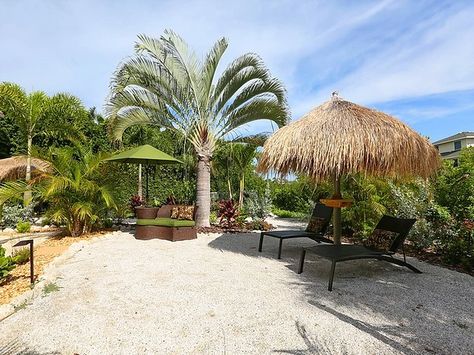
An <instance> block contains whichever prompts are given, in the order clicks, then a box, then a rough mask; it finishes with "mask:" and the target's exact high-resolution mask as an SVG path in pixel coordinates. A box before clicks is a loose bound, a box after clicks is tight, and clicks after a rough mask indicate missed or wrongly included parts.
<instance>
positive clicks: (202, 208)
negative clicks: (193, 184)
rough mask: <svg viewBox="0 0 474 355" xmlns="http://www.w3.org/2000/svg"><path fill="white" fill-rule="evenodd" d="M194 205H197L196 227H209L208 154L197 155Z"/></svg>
mask: <svg viewBox="0 0 474 355" xmlns="http://www.w3.org/2000/svg"><path fill="white" fill-rule="evenodd" d="M196 206H198V210H197V213H196V225H197V226H198V227H209V226H210V224H209V216H210V212H211V164H210V157H209V156H199V157H198V167H197V196H196Z"/></svg>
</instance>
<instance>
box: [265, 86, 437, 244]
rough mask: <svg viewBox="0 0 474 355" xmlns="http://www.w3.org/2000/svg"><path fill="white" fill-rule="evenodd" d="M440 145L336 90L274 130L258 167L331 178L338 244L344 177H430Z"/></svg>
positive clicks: (332, 203)
mask: <svg viewBox="0 0 474 355" xmlns="http://www.w3.org/2000/svg"><path fill="white" fill-rule="evenodd" d="M439 163H440V158H439V154H438V151H437V150H436V148H435V147H434V146H433V145H432V144H431V143H430V142H429V141H428V140H427V139H426V138H423V137H422V136H420V135H419V134H418V133H416V132H415V131H414V130H412V129H411V128H410V127H408V126H407V125H406V124H404V123H403V122H401V121H399V120H398V119H396V118H394V117H392V116H390V115H387V114H385V113H383V112H380V111H376V110H373V109H369V108H366V107H362V106H359V105H357V104H355V103H352V102H349V101H346V100H343V99H341V98H340V97H338V95H337V93H333V95H332V98H331V99H330V100H329V101H327V102H325V103H323V104H322V105H320V106H318V107H316V108H315V109H313V110H312V111H310V112H309V113H307V114H306V115H305V116H303V117H302V118H301V119H299V120H297V121H295V122H292V123H290V124H289V125H288V126H285V127H283V128H281V129H279V130H278V131H277V132H276V133H274V134H273V135H272V136H271V137H270V138H269V139H268V140H267V142H266V143H265V145H264V146H263V152H262V156H261V159H260V162H259V166H258V170H259V171H261V172H267V171H269V170H274V171H276V172H278V173H279V174H281V175H285V174H287V173H290V172H295V173H303V174H307V175H309V176H310V177H311V178H312V179H313V180H315V181H321V180H328V179H332V180H333V181H334V195H333V197H332V199H331V200H325V201H323V203H326V204H327V205H328V206H331V207H334V223H333V225H334V242H335V243H336V244H340V238H341V207H345V206H348V205H350V201H348V200H343V199H342V198H341V191H340V181H341V176H342V175H345V174H353V173H359V172H363V173H366V174H368V175H372V176H382V177H384V176H387V177H390V176H392V177H400V178H406V177H412V176H420V177H423V178H427V177H428V176H430V175H431V174H432V173H433V172H434V171H436V169H437V168H438V167H439Z"/></svg>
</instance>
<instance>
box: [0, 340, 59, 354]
mask: <svg viewBox="0 0 474 355" xmlns="http://www.w3.org/2000/svg"><path fill="white" fill-rule="evenodd" d="M7 354H8V355H13V354H15V355H59V354H61V353H60V352H58V351H47V352H43V351H37V350H35V349H30V348H29V347H28V346H25V345H24V344H23V343H22V342H20V341H19V340H17V339H15V340H13V341H11V342H9V343H8V344H4V345H3V344H2V345H0V355H7Z"/></svg>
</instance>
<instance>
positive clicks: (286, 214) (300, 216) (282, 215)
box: [271, 207, 308, 219]
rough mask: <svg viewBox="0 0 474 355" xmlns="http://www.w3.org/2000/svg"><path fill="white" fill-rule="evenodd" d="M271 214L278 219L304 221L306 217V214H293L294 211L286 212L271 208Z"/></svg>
mask: <svg viewBox="0 0 474 355" xmlns="http://www.w3.org/2000/svg"><path fill="white" fill-rule="evenodd" d="M271 211H272V213H273V214H274V215H276V216H277V217H280V218H298V219H305V218H307V217H308V215H307V214H306V213H302V212H295V211H288V210H281V209H279V208H276V207H273V208H272V209H271Z"/></svg>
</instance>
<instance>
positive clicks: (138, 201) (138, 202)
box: [130, 195, 143, 212]
mask: <svg viewBox="0 0 474 355" xmlns="http://www.w3.org/2000/svg"><path fill="white" fill-rule="evenodd" d="M140 206H143V200H142V198H141V197H140V196H138V195H133V196H132V197H130V209H131V210H132V211H133V212H134V211H135V208H137V207H140Z"/></svg>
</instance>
